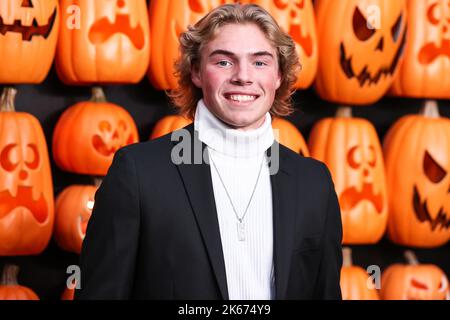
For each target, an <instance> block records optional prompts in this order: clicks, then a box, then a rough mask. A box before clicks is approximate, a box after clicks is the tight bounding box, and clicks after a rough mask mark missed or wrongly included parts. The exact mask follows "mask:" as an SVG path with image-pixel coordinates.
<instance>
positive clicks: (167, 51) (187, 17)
mask: <svg viewBox="0 0 450 320" xmlns="http://www.w3.org/2000/svg"><path fill="white" fill-rule="evenodd" d="M233 2H237V1H235V0H165V1H151V2H150V13H149V14H150V36H151V39H152V48H151V54H150V68H149V70H148V76H149V78H150V80H151V82H152V84H153V86H154V87H155V88H157V89H164V90H168V89H173V88H175V87H177V78H176V77H175V76H174V71H175V69H174V63H175V60H176V59H177V58H178V37H179V35H180V34H181V33H182V32H184V31H186V29H187V26H188V25H193V24H195V23H196V22H197V21H198V20H200V18H202V17H203V16H204V15H205V14H207V13H208V12H209V11H210V10H212V9H214V8H215V7H218V6H219V5H221V4H225V3H233Z"/></svg>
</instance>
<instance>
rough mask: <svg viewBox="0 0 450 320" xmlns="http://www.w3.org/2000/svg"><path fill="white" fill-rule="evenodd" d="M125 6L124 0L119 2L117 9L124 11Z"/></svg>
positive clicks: (118, 0)
mask: <svg viewBox="0 0 450 320" xmlns="http://www.w3.org/2000/svg"><path fill="white" fill-rule="evenodd" d="M124 6H125V1H124V0H117V7H118V8H119V9H122V8H123V7H124Z"/></svg>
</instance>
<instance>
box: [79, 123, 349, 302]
mask: <svg viewBox="0 0 450 320" xmlns="http://www.w3.org/2000/svg"><path fill="white" fill-rule="evenodd" d="M186 129H187V130H189V132H190V133H191V134H192V140H191V141H190V142H191V143H199V144H200V145H201V146H202V148H205V145H204V144H203V143H201V142H200V141H199V140H198V137H197V135H194V127H193V125H192V124H191V125H189V126H187V127H186ZM176 143H177V142H173V141H171V135H170V134H169V135H166V136H164V137H161V138H159V139H156V140H153V141H149V142H145V143H139V144H134V145H130V146H127V147H124V148H122V149H121V150H119V151H118V152H117V153H116V155H115V157H114V161H113V163H112V165H111V167H110V169H109V171H108V174H107V176H106V177H105V178H104V180H103V183H102V184H101V187H100V188H99V190H98V191H97V193H96V195H95V206H94V209H93V213H92V216H91V218H90V221H89V224H88V228H87V234H86V238H85V239H84V242H83V248H82V252H81V256H80V267H81V289H80V290H76V293H75V298H76V299H228V290H227V281H226V273H225V263H224V258H223V253H222V244H221V239H220V233H219V224H218V219H217V213H216V207H215V201H214V193H213V187H212V181H211V174H210V167H209V165H208V164H206V163H204V162H203V164H201V165H198V164H197V165H192V164H179V165H176V164H174V163H173V162H172V160H171V152H172V149H173V147H174V145H175V144H176ZM206 150H207V149H206ZM279 154H280V157H279V159H280V160H279V171H278V173H277V174H274V175H271V183H272V198H273V228H274V232H273V236H274V268H275V289H276V299H340V298H341V291H340V287H339V279H340V268H341V264H342V253H341V239H342V226H341V217H340V210H339V204H338V201H337V197H336V193H335V190H334V185H333V182H332V179H331V176H330V173H329V171H328V169H327V167H326V166H325V165H324V164H323V163H321V162H319V161H316V160H313V159H311V158H304V157H301V156H300V155H298V154H296V153H294V152H293V151H291V150H289V149H288V148H286V147H284V146H282V145H279Z"/></svg>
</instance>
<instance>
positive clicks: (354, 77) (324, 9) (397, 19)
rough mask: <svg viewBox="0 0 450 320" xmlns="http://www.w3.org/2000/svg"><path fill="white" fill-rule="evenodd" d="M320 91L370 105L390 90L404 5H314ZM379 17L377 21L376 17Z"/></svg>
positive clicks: (376, 1)
mask: <svg viewBox="0 0 450 320" xmlns="http://www.w3.org/2000/svg"><path fill="white" fill-rule="evenodd" d="M316 6H317V7H316V9H317V10H316V14H317V15H316V19H317V33H318V34H320V40H319V67H318V71H317V76H316V89H317V92H318V93H319V95H320V96H321V97H322V98H323V99H325V100H329V101H332V102H335V103H340V104H351V105H362V104H371V103H373V102H375V101H377V100H378V99H380V98H381V97H382V96H383V95H384V94H385V93H386V91H387V90H388V89H389V87H390V86H391V84H392V82H393V79H394V76H395V73H396V71H397V69H398V68H397V65H398V62H399V60H400V57H401V54H402V52H403V46H404V44H405V39H406V18H407V17H406V1H405V0H396V1H385V0H371V1H365V0H339V1H336V0H318V1H316ZM378 18H379V19H378Z"/></svg>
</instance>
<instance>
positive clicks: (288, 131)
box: [272, 117, 309, 157]
mask: <svg viewBox="0 0 450 320" xmlns="http://www.w3.org/2000/svg"><path fill="white" fill-rule="evenodd" d="M272 128H273V130H274V135H275V138H276V139H277V141H278V142H279V143H281V144H282V145H284V146H286V147H288V148H289V149H291V150H292V151H294V152H296V153H298V154H300V155H302V156H305V157H309V150H308V146H307V145H306V142H305V138H303V135H302V134H301V132H300V131H299V130H298V129H297V127H296V126H295V125H294V124H292V123H291V122H290V121H288V120H286V119H283V118H278V117H273V118H272Z"/></svg>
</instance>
